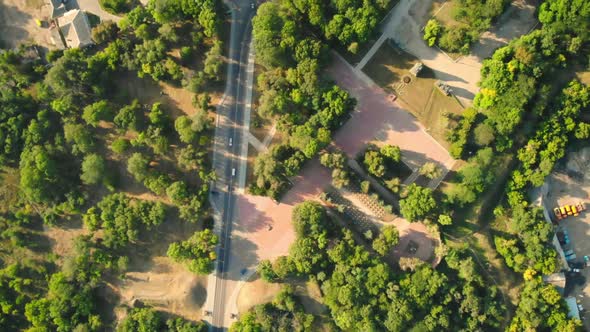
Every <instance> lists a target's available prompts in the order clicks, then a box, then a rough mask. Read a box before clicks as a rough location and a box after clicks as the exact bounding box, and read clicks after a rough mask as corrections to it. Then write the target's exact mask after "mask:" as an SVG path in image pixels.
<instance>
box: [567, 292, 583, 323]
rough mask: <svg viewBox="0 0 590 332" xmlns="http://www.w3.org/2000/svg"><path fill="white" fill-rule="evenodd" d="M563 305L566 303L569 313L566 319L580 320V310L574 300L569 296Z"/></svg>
mask: <svg viewBox="0 0 590 332" xmlns="http://www.w3.org/2000/svg"><path fill="white" fill-rule="evenodd" d="M565 303H567V307H568V309H569V313H568V314H567V315H568V317H569V318H577V319H580V309H578V303H576V298H575V297H573V296H570V297H568V298H566V299H565Z"/></svg>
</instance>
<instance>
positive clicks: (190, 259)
mask: <svg viewBox="0 0 590 332" xmlns="http://www.w3.org/2000/svg"><path fill="white" fill-rule="evenodd" d="M218 242H219V237H218V236H217V235H215V234H214V233H213V232H212V231H211V230H209V229H205V230H203V231H201V232H197V233H195V234H193V236H191V237H190V238H189V239H188V240H186V241H182V242H174V243H172V244H170V247H168V252H167V254H168V257H170V258H172V260H174V261H175V262H179V263H183V264H185V265H186V266H187V268H188V269H189V270H190V271H191V272H194V273H196V274H209V273H210V272H211V271H213V263H214V262H215V259H216V258H217V256H216V254H215V246H216V245H217V243H218Z"/></svg>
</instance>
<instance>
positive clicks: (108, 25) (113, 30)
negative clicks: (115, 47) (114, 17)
mask: <svg viewBox="0 0 590 332" xmlns="http://www.w3.org/2000/svg"><path fill="white" fill-rule="evenodd" d="M103 1H105V0H100V2H101V5H102V2H103ZM106 1H113V0H106ZM115 1H120V0H115ZM118 33H119V27H117V23H115V22H113V21H110V20H106V21H102V22H100V23H99V24H98V25H97V26H95V27H94V28H92V40H94V42H95V43H97V44H103V43H107V42H111V41H113V40H115V39H116V38H117V34H118Z"/></svg>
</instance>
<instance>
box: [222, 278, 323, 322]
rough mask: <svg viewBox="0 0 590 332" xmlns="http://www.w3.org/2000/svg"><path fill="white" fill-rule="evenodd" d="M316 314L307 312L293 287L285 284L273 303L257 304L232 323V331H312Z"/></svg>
mask: <svg viewBox="0 0 590 332" xmlns="http://www.w3.org/2000/svg"><path fill="white" fill-rule="evenodd" d="M313 321H314V316H313V315H310V314H306V313H305V311H304V310H303V306H302V305H301V303H299V301H298V300H297V298H296V297H295V292H294V290H293V287H291V286H290V285H286V286H283V288H282V289H281V291H280V292H279V293H278V294H277V296H276V297H275V298H274V300H273V301H272V302H271V303H264V304H259V305H257V306H255V307H254V308H252V309H250V310H249V311H248V312H246V313H245V314H243V315H241V316H240V319H239V320H238V321H237V322H235V323H234V324H232V326H231V327H230V331H231V332H248V331H297V332H300V331H301V332H302V331H311V328H312V324H313Z"/></svg>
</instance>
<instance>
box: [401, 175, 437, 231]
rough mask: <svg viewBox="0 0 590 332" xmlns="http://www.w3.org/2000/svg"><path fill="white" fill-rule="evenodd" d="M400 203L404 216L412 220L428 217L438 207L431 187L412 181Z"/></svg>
mask: <svg viewBox="0 0 590 332" xmlns="http://www.w3.org/2000/svg"><path fill="white" fill-rule="evenodd" d="M399 205H400V212H401V214H402V216H404V218H406V219H407V220H408V221H410V222H412V221H416V220H418V219H422V218H424V217H426V216H427V215H428V214H429V213H430V212H431V211H432V210H433V209H434V208H435V207H436V201H435V200H434V197H433V195H432V190H431V189H429V188H423V187H420V186H418V185H416V184H415V183H412V184H411V185H409V186H408V187H406V189H405V192H404V198H403V199H402V200H400V202H399Z"/></svg>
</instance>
